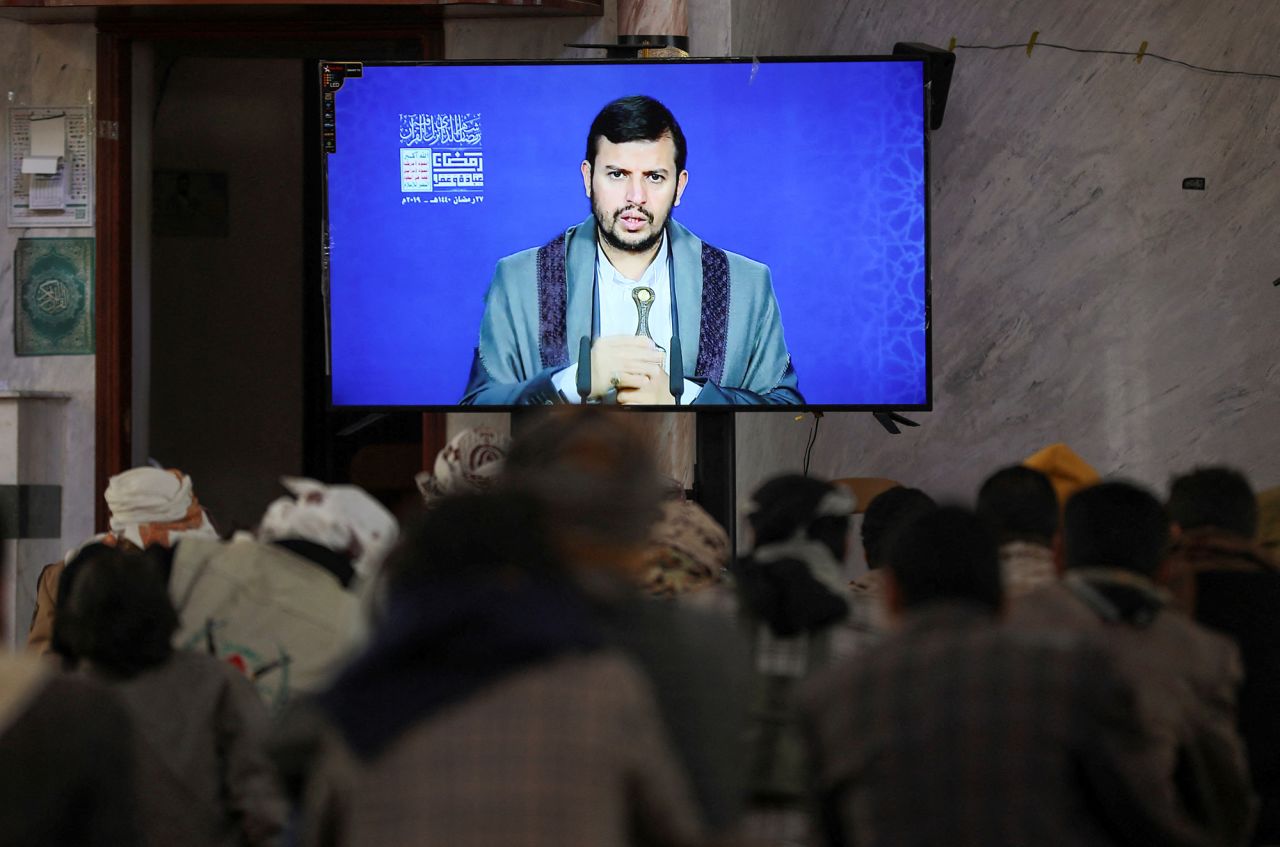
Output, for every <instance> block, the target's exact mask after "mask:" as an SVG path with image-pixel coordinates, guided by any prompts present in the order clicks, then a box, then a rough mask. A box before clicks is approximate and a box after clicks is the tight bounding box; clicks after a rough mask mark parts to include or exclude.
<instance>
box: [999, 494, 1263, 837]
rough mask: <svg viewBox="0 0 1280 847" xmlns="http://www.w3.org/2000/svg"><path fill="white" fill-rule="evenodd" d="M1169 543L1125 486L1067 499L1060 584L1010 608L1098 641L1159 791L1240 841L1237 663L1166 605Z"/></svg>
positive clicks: (1026, 623) (1159, 522) (1149, 508)
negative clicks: (1136, 721) (1120, 675)
mask: <svg viewBox="0 0 1280 847" xmlns="http://www.w3.org/2000/svg"><path fill="white" fill-rule="evenodd" d="M1168 541H1169V521H1168V518H1167V516H1166V515H1165V512H1164V509H1163V508H1162V507H1161V506H1160V503H1159V502H1158V501H1157V500H1156V499H1155V498H1154V497H1152V496H1151V495H1150V494H1148V493H1147V492H1146V491H1143V490H1142V489H1139V488H1136V487H1135V486H1132V485H1129V484H1127V483H1123V482H1106V483H1102V484H1100V485H1096V486H1094V487H1092V488H1087V489H1085V490H1083V491H1081V492H1079V493H1077V494H1075V495H1074V496H1072V498H1071V499H1070V500H1068V501H1067V508H1066V512H1065V515H1064V518H1063V557H1064V561H1063V565H1064V575H1063V578H1062V580H1061V581H1060V582H1058V583H1055V584H1052V585H1049V586H1046V587H1044V588H1042V589H1040V590H1039V591H1036V592H1033V593H1031V594H1028V595H1026V596H1025V597H1023V598H1021V599H1020V600H1018V601H1016V602H1014V603H1013V605H1012V610H1011V613H1010V616H1009V622H1010V624H1011V625H1012V626H1015V627H1018V628H1020V629H1024V630H1025V629H1043V628H1062V629H1071V630H1079V631H1085V632H1090V633H1094V634H1096V635H1097V636H1099V637H1100V638H1101V639H1102V640H1104V641H1105V642H1106V643H1107V645H1108V646H1109V648H1110V649H1111V651H1112V652H1113V653H1114V656H1115V659H1116V661H1117V664H1118V666H1119V667H1120V669H1121V670H1122V672H1124V673H1126V674H1127V675H1128V678H1129V679H1130V680H1131V682H1132V683H1133V685H1134V687H1135V691H1136V694H1137V709H1138V714H1139V716H1140V718H1141V719H1142V722H1143V725H1144V726H1146V727H1147V730H1148V732H1149V734H1150V736H1151V739H1152V747H1151V756H1152V761H1153V763H1154V765H1155V767H1156V768H1157V770H1158V773H1159V777H1160V781H1159V782H1158V783H1154V784H1153V785H1152V787H1151V790H1152V794H1153V795H1156V794H1163V796H1164V798H1165V799H1166V801H1167V802H1168V803H1169V804H1170V805H1171V807H1173V808H1174V809H1175V810H1177V811H1178V813H1181V814H1187V815H1189V816H1191V817H1192V818H1193V819H1195V820H1196V821H1197V822H1198V823H1199V824H1200V825H1202V826H1204V827H1206V828H1207V829H1210V830H1212V832H1213V833H1214V835H1215V836H1217V839H1218V841H1219V843H1223V844H1241V843H1243V841H1244V840H1245V839H1247V837H1248V835H1249V832H1250V830H1251V827H1252V823H1253V820H1252V815H1253V803H1252V796H1251V792H1250V790H1249V780H1248V771H1247V767H1246V764H1245V759H1244V750H1243V745H1242V742H1241V740H1240V737H1239V734H1238V732H1237V731H1236V727H1235V706H1236V691H1237V689H1238V687H1239V684H1240V675H1241V670H1240V657H1239V652H1238V651H1237V650H1236V647H1235V645H1234V644H1232V643H1231V641H1230V640H1229V639H1227V638H1223V637H1222V636H1221V635H1219V634H1217V633H1215V632H1211V631H1210V630H1208V629H1205V628H1204V627H1201V626H1199V625H1197V624H1196V623H1195V622H1193V621H1192V620H1190V619H1189V618H1187V617H1186V616H1185V615H1183V614H1182V613H1181V612H1179V611H1177V610H1175V609H1171V608H1169V607H1168V602H1167V600H1168V598H1167V595H1166V594H1165V593H1164V592H1162V591H1161V590H1160V588H1159V586H1158V585H1157V580H1158V579H1159V576H1160V575H1159V569H1160V564H1161V560H1162V558H1163V556H1164V553H1165V550H1166V546H1167V544H1168Z"/></svg>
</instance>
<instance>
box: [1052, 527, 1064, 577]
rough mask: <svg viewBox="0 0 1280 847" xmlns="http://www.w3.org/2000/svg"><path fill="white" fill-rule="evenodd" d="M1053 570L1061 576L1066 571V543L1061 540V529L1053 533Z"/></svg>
mask: <svg viewBox="0 0 1280 847" xmlns="http://www.w3.org/2000/svg"><path fill="white" fill-rule="evenodd" d="M1053 571H1054V573H1056V574H1057V575H1058V576H1059V577H1061V576H1062V575H1063V574H1064V573H1066V571H1067V545H1066V543H1065V542H1063V540H1062V529H1061V528H1059V529H1058V531H1057V532H1055V533H1054V534H1053Z"/></svg>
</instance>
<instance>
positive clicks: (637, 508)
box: [500, 408, 750, 836]
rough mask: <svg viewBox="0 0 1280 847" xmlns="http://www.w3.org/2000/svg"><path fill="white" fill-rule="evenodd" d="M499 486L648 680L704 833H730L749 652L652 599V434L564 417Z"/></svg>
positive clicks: (541, 430) (732, 634)
mask: <svg viewBox="0 0 1280 847" xmlns="http://www.w3.org/2000/svg"><path fill="white" fill-rule="evenodd" d="M500 484H501V485H502V486H504V487H505V488H506V489H507V490H513V491H520V492H524V493H527V494H529V495H531V496H532V497H534V499H535V500H536V501H537V502H538V503H540V504H541V507H542V509H543V510H544V511H545V513H546V515H547V517H546V520H547V521H548V524H549V526H550V527H551V530H552V532H551V539H550V540H551V544H552V545H553V548H554V550H555V553H556V556H557V558H558V559H559V560H560V561H562V562H564V563H565V565H566V567H567V568H568V569H569V570H570V572H571V573H572V574H573V577H574V579H575V581H577V582H578V583H579V584H580V585H581V586H582V587H583V590H584V591H585V592H586V594H587V597H588V599H589V601H590V602H591V604H592V608H593V612H594V614H595V616H596V622H597V625H598V626H599V627H600V629H601V630H602V632H603V633H604V636H605V639H606V641H607V643H609V644H611V645H612V646H614V647H617V648H618V649H620V650H621V651H622V652H623V653H624V654H626V655H627V656H628V657H629V658H630V659H631V660H632V661H634V662H635V663H636V664H637V666H638V667H639V668H640V669H641V670H642V671H643V672H644V674H645V676H646V677H648V680H649V683H650V684H651V685H652V687H653V690H654V694H655V695H656V696H657V699H658V708H659V710H660V711H661V714H662V719H663V723H664V725H665V727H666V731H667V733H668V734H669V735H670V737H671V739H672V742H673V743H674V745H675V749H676V752H677V755H678V756H679V757H680V762H681V764H682V765H683V766H684V769H685V772H686V773H687V774H688V777H689V780H690V782H691V783H692V786H693V796H694V798H695V799H696V800H697V804H698V809H699V811H700V812H701V820H702V823H703V824H704V826H705V827H706V828H707V829H708V830H709V831H711V832H712V833H715V834H716V835H717V836H719V835H723V834H727V833H730V832H731V831H732V830H733V828H734V827H735V826H736V825H737V823H738V822H739V819H740V817H741V814H742V806H743V795H744V789H743V786H744V782H745V779H744V765H745V751H744V749H743V746H742V738H743V734H744V733H745V731H746V725H747V699H748V690H749V680H750V665H749V663H748V658H747V651H746V645H745V644H744V642H743V640H742V636H741V633H740V631H739V629H738V628H737V627H736V626H735V625H734V623H733V622H732V621H731V620H729V619H727V618H726V616H725V615H723V614H721V613H719V612H716V611H709V610H702V609H693V608H689V607H688V606H687V605H684V604H679V603H670V602H667V601H665V600H663V599H661V598H653V597H647V596H645V595H644V593H643V586H644V580H645V573H646V571H645V562H646V558H645V554H646V551H647V549H648V541H649V534H650V529H651V526H652V524H653V522H654V521H655V520H656V519H657V518H658V516H659V513H660V504H661V502H662V499H663V492H664V490H665V488H666V485H665V484H664V482H663V479H662V477H661V476H660V475H659V473H658V471H657V467H656V464H655V461H654V457H653V454H652V452H651V448H650V446H649V444H648V440H647V439H646V438H645V436H644V433H643V432H642V431H640V430H639V429H637V426H636V424H635V422H634V421H631V420H629V419H628V417H627V416H622V415H617V414H611V413H609V412H607V411H605V410H601V409H592V408H567V409H562V410H555V411H554V412H552V413H551V414H547V415H545V416H542V417H540V419H539V420H537V421H536V422H534V423H533V424H532V425H531V426H530V427H529V428H528V430H526V431H525V432H523V433H522V434H521V435H520V437H518V438H517V439H516V440H515V443H514V445H513V446H512V448H511V453H510V454H509V455H508V457H507V463H506V467H505V470H504V473H503V478H502V481H501V483H500Z"/></svg>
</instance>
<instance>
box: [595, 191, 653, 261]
mask: <svg viewBox="0 0 1280 847" xmlns="http://www.w3.org/2000/svg"><path fill="white" fill-rule="evenodd" d="M626 211H638V212H639V213H640V214H642V215H644V216H645V217H647V218H648V219H649V223H653V215H652V214H650V213H649V212H648V211H647V210H644V209H634V210H633V209H623V210H622V211H620V212H618V213H617V214H615V215H614V216H613V222H614V223H615V224H616V223H617V222H618V218H619V217H621V216H622V212H626ZM591 213H592V215H594V216H595V219H596V232H597V233H598V234H599V236H600V237H601V238H603V239H604V242H605V243H606V244H608V245H609V246H610V247H612V248H614V249H615V250H623V251H625V252H627V253H647V252H648V251H650V250H652V249H653V248H654V247H656V246H657V244H658V242H660V241H662V233H663V232H664V231H665V230H666V228H667V225H666V223H665V222H663V225H662V226H661V227H659V228H658V229H657V230H656V231H655V232H654V233H653V234H652V235H650V236H649V237H648V238H646V239H645V240H644V241H641V242H639V243H638V244H632V243H630V242H628V241H623V240H622V239H621V238H618V236H616V235H614V234H613V227H607V228H606V227H605V225H604V221H602V220H600V210H599V209H597V208H596V199H595V197H592V198H591Z"/></svg>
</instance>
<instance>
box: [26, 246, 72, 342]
mask: <svg viewBox="0 0 1280 847" xmlns="http://www.w3.org/2000/svg"><path fill="white" fill-rule="evenodd" d="M84 289H85V286H84V282H83V281H82V280H81V279H80V278H79V276H78V275H77V273H76V267H75V265H74V264H73V263H72V262H71V261H70V260H69V259H67V258H66V257H64V256H61V255H58V254H56V253H50V254H47V255H45V256H42V257H41V258H40V259H38V260H36V261H35V262H34V263H33V265H32V267H31V274H30V281H29V282H28V283H27V285H26V286H24V290H23V293H22V307H23V310H24V311H25V312H26V313H27V316H28V317H29V318H30V319H31V323H32V325H33V326H34V328H35V329H36V330H38V331H39V332H40V333H42V334H43V335H45V336H48V337H50V338H58V337H61V336H63V335H66V334H67V332H69V331H70V330H71V329H72V328H73V327H75V325H76V323H77V322H78V321H79V320H80V318H81V316H82V315H83V314H84V309H85V290H84Z"/></svg>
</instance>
